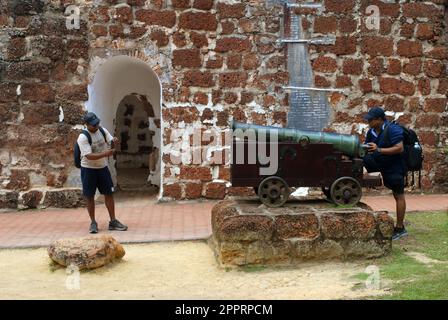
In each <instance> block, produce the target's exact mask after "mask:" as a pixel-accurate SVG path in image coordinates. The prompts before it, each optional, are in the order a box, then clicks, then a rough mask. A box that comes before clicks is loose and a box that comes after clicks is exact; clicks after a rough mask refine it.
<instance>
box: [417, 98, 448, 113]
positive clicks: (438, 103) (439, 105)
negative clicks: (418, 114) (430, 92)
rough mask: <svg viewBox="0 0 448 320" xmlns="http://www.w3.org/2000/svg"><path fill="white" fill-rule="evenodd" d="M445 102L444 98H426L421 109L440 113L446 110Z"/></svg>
mask: <svg viewBox="0 0 448 320" xmlns="http://www.w3.org/2000/svg"><path fill="white" fill-rule="evenodd" d="M446 104H447V99H446V98H427V99H426V100H425V105H424V107H423V111H425V112H437V113H442V112H445V110H446Z"/></svg>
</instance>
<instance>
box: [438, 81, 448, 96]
mask: <svg viewBox="0 0 448 320" xmlns="http://www.w3.org/2000/svg"><path fill="white" fill-rule="evenodd" d="M437 93H440V94H445V95H448V79H446V78H443V79H439V84H438V86H437Z"/></svg>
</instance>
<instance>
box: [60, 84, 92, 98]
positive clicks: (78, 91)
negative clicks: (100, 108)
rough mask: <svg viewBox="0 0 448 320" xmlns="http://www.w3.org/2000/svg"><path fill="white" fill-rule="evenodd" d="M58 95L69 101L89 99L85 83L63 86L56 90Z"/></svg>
mask: <svg viewBox="0 0 448 320" xmlns="http://www.w3.org/2000/svg"><path fill="white" fill-rule="evenodd" d="M58 96H60V97H62V98H63V99H66V100H71V101H87V100H89V93H88V90H87V84H79V85H67V86H64V87H62V88H61V90H58Z"/></svg>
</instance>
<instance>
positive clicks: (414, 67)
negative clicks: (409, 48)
mask: <svg viewBox="0 0 448 320" xmlns="http://www.w3.org/2000/svg"><path fill="white" fill-rule="evenodd" d="M421 70H422V60H421V59H420V58H412V59H409V63H406V64H405V65H404V67H403V71H404V72H405V73H407V74H410V75H418V74H419V73H420V72H421Z"/></svg>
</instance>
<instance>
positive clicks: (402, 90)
mask: <svg viewBox="0 0 448 320" xmlns="http://www.w3.org/2000/svg"><path fill="white" fill-rule="evenodd" d="M379 82H380V89H381V92H382V93H387V94H392V93H398V94H401V95H404V96H412V95H413V94H414V93H415V85H414V84H413V83H412V82H408V81H406V80H402V79H395V78H387V77H381V78H380V79H379Z"/></svg>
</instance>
